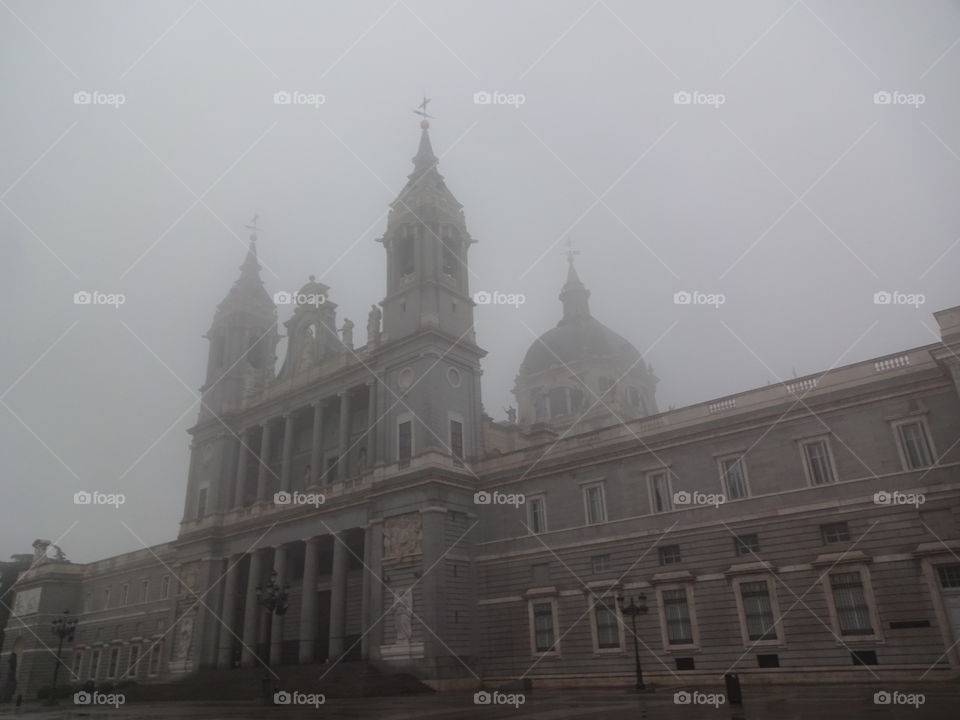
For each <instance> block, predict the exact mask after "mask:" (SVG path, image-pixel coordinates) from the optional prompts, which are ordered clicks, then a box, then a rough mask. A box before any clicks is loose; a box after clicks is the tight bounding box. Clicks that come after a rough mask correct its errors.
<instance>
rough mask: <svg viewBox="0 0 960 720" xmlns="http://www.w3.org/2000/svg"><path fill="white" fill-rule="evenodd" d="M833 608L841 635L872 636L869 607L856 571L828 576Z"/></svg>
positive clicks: (861, 580)
mask: <svg viewBox="0 0 960 720" xmlns="http://www.w3.org/2000/svg"><path fill="white" fill-rule="evenodd" d="M830 588H831V590H832V591H833V606H834V608H835V609H836V611H837V623H838V624H839V625H840V634H841V635H873V623H872V621H871V619H870V606H869V605H868V604H867V596H866V594H865V593H864V591H863V578H862V577H861V576H860V573H859V572H858V571H856V570H854V571H853V572H839V573H831V574H830Z"/></svg>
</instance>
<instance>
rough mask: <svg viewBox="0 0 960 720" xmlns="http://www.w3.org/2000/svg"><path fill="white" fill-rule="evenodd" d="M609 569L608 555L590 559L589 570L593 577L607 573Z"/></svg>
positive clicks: (595, 556)
mask: <svg viewBox="0 0 960 720" xmlns="http://www.w3.org/2000/svg"><path fill="white" fill-rule="evenodd" d="M609 569H610V556H609V555H594V556H593V557H592V558H590V570H591V572H592V573H593V574H594V575H598V574H600V573H604V572H607V571H608V570H609Z"/></svg>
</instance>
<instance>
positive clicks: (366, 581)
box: [360, 525, 379, 660]
mask: <svg viewBox="0 0 960 720" xmlns="http://www.w3.org/2000/svg"><path fill="white" fill-rule="evenodd" d="M372 534H373V532H372V530H371V528H370V526H369V525H368V526H367V527H366V528H364V531H363V582H362V585H361V590H360V656H361V657H362V658H363V659H364V660H367V659H368V658H369V657H370V641H369V639H368V638H367V630H368V628H369V627H370V593H371V592H373V587H372V586H373V585H374V584H376V585H378V586H379V583H377V579H376V578H375V577H374V576H373V573H371V572H370V568H371V567H372V566H371V565H370V561H371V559H372V558H371V547H370V537H371V535H372Z"/></svg>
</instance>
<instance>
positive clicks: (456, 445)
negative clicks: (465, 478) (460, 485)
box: [450, 420, 463, 467]
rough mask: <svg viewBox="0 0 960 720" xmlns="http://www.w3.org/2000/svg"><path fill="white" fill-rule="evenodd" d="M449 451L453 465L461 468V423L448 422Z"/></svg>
mask: <svg viewBox="0 0 960 720" xmlns="http://www.w3.org/2000/svg"><path fill="white" fill-rule="evenodd" d="M450 451H451V454H452V455H453V464H454V465H456V466H457V467H462V466H463V423H462V422H460V421H458V420H451V421H450Z"/></svg>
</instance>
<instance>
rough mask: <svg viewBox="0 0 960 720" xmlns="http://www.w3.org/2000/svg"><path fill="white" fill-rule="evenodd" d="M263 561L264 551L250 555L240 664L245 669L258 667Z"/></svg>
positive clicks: (257, 551) (260, 550)
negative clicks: (260, 588) (260, 583)
mask: <svg viewBox="0 0 960 720" xmlns="http://www.w3.org/2000/svg"><path fill="white" fill-rule="evenodd" d="M262 561H263V549H262V548H261V549H258V550H254V551H252V552H251V553H250V572H249V573H248V574H247V597H246V601H245V604H244V608H243V653H242V655H241V660H240V664H241V665H243V667H256V665H257V657H256V649H257V618H258V617H260V606H259V605H258V604H257V584H258V583H259V582H260V565H261V562H262Z"/></svg>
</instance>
